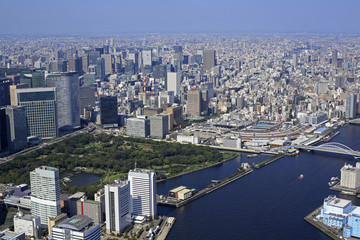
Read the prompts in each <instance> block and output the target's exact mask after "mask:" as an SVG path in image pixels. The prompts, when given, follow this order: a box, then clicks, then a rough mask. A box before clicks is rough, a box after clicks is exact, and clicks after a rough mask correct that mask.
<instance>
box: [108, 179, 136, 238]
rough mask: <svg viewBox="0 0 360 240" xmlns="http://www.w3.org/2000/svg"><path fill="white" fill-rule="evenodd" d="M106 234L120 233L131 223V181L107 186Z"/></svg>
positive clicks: (117, 182) (117, 181)
mask: <svg viewBox="0 0 360 240" xmlns="http://www.w3.org/2000/svg"><path fill="white" fill-rule="evenodd" d="M105 215H106V232H107V233H120V232H122V231H123V230H124V229H125V228H126V227H127V226H128V225H129V224H130V223H131V214H130V185H129V181H121V180H115V182H114V183H112V184H108V185H105Z"/></svg>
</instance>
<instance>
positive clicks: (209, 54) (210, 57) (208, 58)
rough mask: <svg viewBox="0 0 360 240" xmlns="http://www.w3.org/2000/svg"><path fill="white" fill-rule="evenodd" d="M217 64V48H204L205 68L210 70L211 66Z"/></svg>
mask: <svg viewBox="0 0 360 240" xmlns="http://www.w3.org/2000/svg"><path fill="white" fill-rule="evenodd" d="M215 66H216V56H215V50H204V51H203V68H204V69H205V70H207V71H210V70H211V68H213V67H215Z"/></svg>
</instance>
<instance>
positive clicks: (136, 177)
mask: <svg viewBox="0 0 360 240" xmlns="http://www.w3.org/2000/svg"><path fill="white" fill-rule="evenodd" d="M128 179H129V181H130V197H131V204H130V206H131V214H132V215H136V216H145V217H148V218H154V217H155V215H156V214H157V209H156V174H155V171H152V170H146V169H138V168H136V169H134V170H130V171H129V175H128Z"/></svg>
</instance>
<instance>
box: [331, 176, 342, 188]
mask: <svg viewBox="0 0 360 240" xmlns="http://www.w3.org/2000/svg"><path fill="white" fill-rule="evenodd" d="M339 182H340V179H339V178H338V177H332V178H331V179H330V182H328V185H329V187H332V186H335V185H336V184H338V183H339Z"/></svg>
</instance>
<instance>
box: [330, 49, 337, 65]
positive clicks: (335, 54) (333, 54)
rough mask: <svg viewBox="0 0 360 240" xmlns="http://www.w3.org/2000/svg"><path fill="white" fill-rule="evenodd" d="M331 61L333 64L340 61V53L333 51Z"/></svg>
mask: <svg viewBox="0 0 360 240" xmlns="http://www.w3.org/2000/svg"><path fill="white" fill-rule="evenodd" d="M331 60H332V62H333V63H335V62H337V60H338V51H337V50H333V51H332V52H331Z"/></svg>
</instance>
